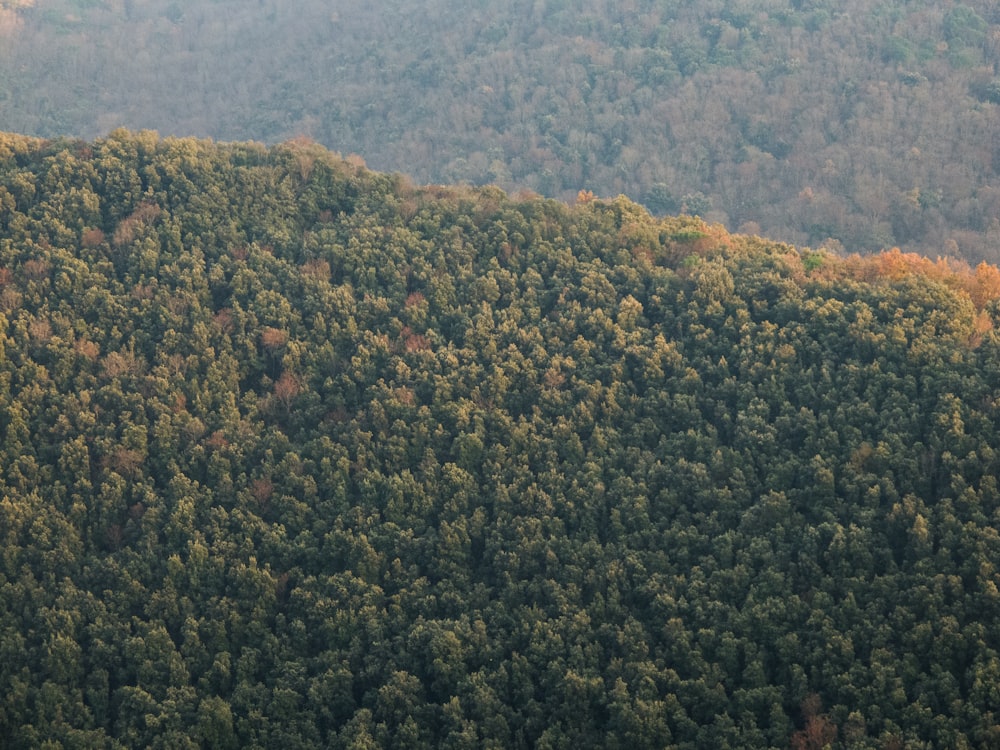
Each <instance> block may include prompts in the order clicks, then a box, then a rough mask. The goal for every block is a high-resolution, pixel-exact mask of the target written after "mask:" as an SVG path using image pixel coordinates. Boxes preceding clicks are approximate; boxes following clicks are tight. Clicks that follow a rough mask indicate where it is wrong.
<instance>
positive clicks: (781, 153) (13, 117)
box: [0, 0, 1000, 262]
mask: <svg viewBox="0 0 1000 750" xmlns="http://www.w3.org/2000/svg"><path fill="white" fill-rule="evenodd" d="M14 5H20V6H23V7H20V8H19V9H17V10H14V9H13V8H12V6H14ZM0 35H2V41H0V127H2V128H4V129H8V130H15V131H18V132H25V133H32V134H37V135H42V136H57V135H68V136H77V137H85V138H93V137H98V136H103V135H105V134H106V133H107V132H109V131H110V130H111V129H112V128H114V127H117V126H119V125H125V126H127V127H130V128H133V129H138V128H151V129H155V130H158V131H159V132H161V133H164V134H172V135H182V136H183V135H203V136H211V137H215V138H223V139H227V140H247V139H254V140H261V141H266V142H275V141H282V140H285V139H288V138H291V137H295V136H300V135H305V136H309V137H312V138H314V139H315V140H317V141H319V142H321V143H324V144H325V145H327V146H328V147H330V148H334V149H336V150H338V151H341V152H343V153H351V152H355V153H359V154H361V155H362V156H364V158H365V159H366V160H367V161H368V163H369V164H371V165H372V166H374V167H376V168H379V169H387V170H394V171H396V170H398V171H403V172H406V173H408V174H411V175H413V176H414V178H415V179H416V180H418V181H420V182H436V183H456V182H469V183H472V184H484V183H496V184H498V185H500V186H501V187H502V188H504V189H508V190H512V189H522V188H527V189H531V190H534V191H536V192H539V193H541V194H543V195H546V196H550V197H557V198H561V199H563V200H570V199H572V197H573V196H575V195H576V193H577V191H579V190H580V189H590V190H593V191H594V192H595V193H596V194H597V195H599V196H614V195H618V194H621V193H624V194H627V195H629V196H631V197H632V198H634V199H635V200H637V201H639V202H641V203H643V204H644V205H646V206H647V207H648V208H650V210H651V211H653V212H654V213H657V214H672V213H677V212H681V211H685V212H688V213H691V214H699V215H701V216H703V217H706V218H707V219H708V220H709V221H712V222H722V223H724V224H725V225H726V226H728V227H730V228H733V229H740V228H742V230H743V231H747V232H750V233H762V234H764V235H766V236H770V237H774V238H776V239H781V240H784V241H789V242H794V243H797V244H799V245H810V246H813V247H818V246H826V247H833V248H836V247H838V244H837V243H841V245H843V246H844V247H848V248H851V249H855V250H868V251H877V250H880V249H882V248H888V247H891V246H899V247H902V248H903V249H904V250H913V251H918V252H921V253H923V254H926V255H928V256H929V257H937V256H938V255H950V256H961V257H964V258H967V259H969V260H971V261H973V262H978V260H980V259H987V260H989V261H992V262H997V261H1000V224H998V223H997V221H998V220H997V217H998V216H1000V183H998V177H997V173H998V165H1000V151H998V146H997V144H998V143H1000V133H998V126H1000V115H998V102H1000V73H998V69H997V66H998V64H1000V10H998V9H997V6H996V3H994V2H990V1H988V0H969V2H967V3H955V2H951V0H946V1H944V2H933V3H931V2H924V1H922V0H921V1H918V2H906V3H902V2H890V3H885V2H876V0H848V1H847V2H828V1H827V0H815V1H813V0H808V1H806V2H801V1H800V0H720V2H714V3H708V2H698V3H663V2H660V1H659V0H633V1H631V2H625V3H618V4H607V3H604V2H596V0H558V1H556V0H541V1H539V2H535V1H534V0H532V2H526V1H519V2H506V3H483V2H478V3H477V2H473V3H468V2H456V0H431V1H430V2H414V1H413V0H389V1H388V2H381V3H360V4H359V3H347V2H343V1H339V2H332V3H331V2H328V1H325V0H324V1H322V2H321V1H320V0H298V1H297V2H295V3H281V2H277V0H259V2H246V1H245V0H212V1H211V2H208V0H202V1H201V2H177V1H176V0H127V1H124V0H86V1H84V0H37V2H33V3H24V2H19V3H9V2H8V3H0Z"/></svg>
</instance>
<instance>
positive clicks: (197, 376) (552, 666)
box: [0, 131, 1000, 749]
mask: <svg viewBox="0 0 1000 750" xmlns="http://www.w3.org/2000/svg"><path fill="white" fill-rule="evenodd" d="M998 297H1000V273H998V271H997V269H996V268H994V267H991V266H986V265H981V266H979V267H978V268H974V269H973V268H970V267H964V266H961V265H956V264H954V263H952V264H948V263H944V262H939V263H931V262H930V261H926V260H922V259H920V258H918V257H916V256H907V255H905V254H901V253H898V252H892V253H886V254H883V255H880V256H875V257H873V258H867V259H864V258H860V257H857V256H852V257H848V258H838V257H835V256H833V255H830V254H827V253H822V252H811V251H801V252H800V251H799V250H796V249H795V248H792V247H790V246H787V245H782V244H776V243H771V242H766V241H763V240H760V239H757V238H753V237H747V236H737V235H730V234H728V233H726V232H725V231H723V230H722V229H721V228H719V227H718V226H711V225H708V224H705V223H703V222H701V221H700V220H697V219H693V218H688V217H681V218H669V219H654V218H652V217H651V216H650V215H649V214H648V213H647V212H646V211H645V210H644V209H642V208H641V207H640V206H638V205H636V204H634V203H632V202H630V201H628V200H626V199H624V198H619V199H616V200H613V201H600V200H591V199H589V197H587V196H583V200H582V201H581V202H579V203H578V204H577V205H574V206H572V207H570V206H567V205H564V204H560V203H557V202H554V201H544V200H540V199H525V200H513V199H511V198H509V197H507V196H506V195H505V194H503V193H502V192H501V191H499V190H498V189H496V188H492V187H487V188H479V189H472V188H433V189H417V188H414V187H413V186H412V185H410V184H409V183H408V182H407V180H405V179H404V178H401V177H398V176H392V175H385V174H377V173H373V172H369V171H367V170H365V169H364V168H361V167H358V166H353V165H351V164H348V163H346V162H343V161H341V160H340V159H339V158H337V157H334V156H333V155H331V154H330V153H328V152H326V151H324V150H323V149H321V148H318V147H316V146H314V145H310V144H308V143H304V142H295V143H287V144H284V145H281V146H277V147H274V148H271V149H266V148H264V147H261V146H256V145H247V144H236V145H227V146H217V145H213V144H211V143H209V142H204V141H196V140H177V139H160V138H159V137H157V136H156V135H155V134H152V133H140V134H130V133H127V132H124V131H116V132H115V133H112V134H111V135H110V136H109V137H107V138H104V139H100V140H97V141H94V142H91V143H86V142H78V141H67V142H46V141H38V140H33V139H28V138H23V137H20V136H9V135H5V136H3V137H2V138H0V386H2V387H0V696H2V697H0V745H2V746H3V747H5V748H36V747H43V746H46V745H45V743H47V742H51V743H62V745H63V746H67V747H146V746H148V747H164V748H171V749H173V748H183V747H212V748H235V747H268V748H276V747H282V748H296V747H316V746H328V747H344V748H347V747H372V746H381V747H400V748H419V747H470V748H471V747H498V748H499V747H505V748H506V747H552V748H556V747H602V748H614V747H622V748H624V747H628V748H645V747H650V748H652V747H664V746H666V747H678V748H696V747H717V748H726V747H730V748H756V747H759V748H764V747H776V748H786V747H788V746H789V745H792V746H794V747H819V746H822V745H823V744H824V743H826V742H833V743H834V746H835V747H852V748H859V747H860V748H865V747H870V748H892V747H903V746H905V747H955V748H961V747H984V746H990V745H995V744H997V743H998V742H1000V734H998V729H997V726H998V720H997V716H996V713H995V711H996V707H997V705H998V703H997V685H1000V654H998V649H1000V591H998V583H1000V572H998V571H997V568H996V565H997V560H1000V536H998V533H997V520H998V517H997V512H998V508H1000V493H998V488H997V483H996V474H997V470H998V450H1000V437H998V434H1000V433H998V431H997V419H998V416H1000V415H998V403H1000V401H998V399H1000V346H998V339H997V335H996V333H995V331H994V325H995V323H996V322H997V315H998V306H997V303H996V299H997V298H998ZM817 743H818V744H817Z"/></svg>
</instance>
